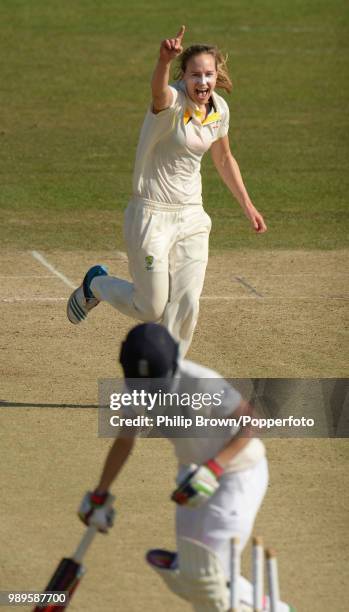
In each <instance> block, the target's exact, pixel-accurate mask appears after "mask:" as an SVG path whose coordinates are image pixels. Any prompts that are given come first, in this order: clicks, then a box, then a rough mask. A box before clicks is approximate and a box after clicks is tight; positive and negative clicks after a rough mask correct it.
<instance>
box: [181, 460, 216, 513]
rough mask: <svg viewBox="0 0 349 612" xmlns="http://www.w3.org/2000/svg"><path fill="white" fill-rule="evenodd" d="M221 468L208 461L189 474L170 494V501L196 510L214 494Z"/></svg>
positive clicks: (214, 462) (212, 461) (213, 461)
mask: <svg viewBox="0 0 349 612" xmlns="http://www.w3.org/2000/svg"><path fill="white" fill-rule="evenodd" d="M222 474H223V468H222V467H221V466H220V465H219V464H218V463H217V462H216V461H215V460H214V459H210V460H209V461H207V462H206V463H204V464H203V465H201V466H200V467H198V468H197V469H196V470H194V471H193V472H191V473H190V474H189V476H187V477H186V478H185V479H184V480H183V482H181V483H180V485H179V487H177V489H176V490H175V491H174V492H173V493H172V496H171V499H172V500H173V501H174V502H176V504H178V505H180V506H187V507H188V508H198V507H199V506H202V504H204V503H205V502H207V500H208V499H210V498H211V497H212V495H214V494H215V492H216V491H217V489H218V487H219V478H220V477H221V475H222Z"/></svg>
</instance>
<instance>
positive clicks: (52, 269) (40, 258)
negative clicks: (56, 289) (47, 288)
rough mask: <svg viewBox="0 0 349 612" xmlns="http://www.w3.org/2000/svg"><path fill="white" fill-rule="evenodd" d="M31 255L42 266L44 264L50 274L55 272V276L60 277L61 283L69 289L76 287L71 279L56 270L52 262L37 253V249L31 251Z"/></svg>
mask: <svg viewBox="0 0 349 612" xmlns="http://www.w3.org/2000/svg"><path fill="white" fill-rule="evenodd" d="M31 255H32V257H34V259H36V260H37V261H39V262H40V263H41V264H42V265H43V266H45V268H47V269H48V270H50V272H52V274H55V276H58V278H60V279H61V281H63V283H64V284H65V285H67V286H68V287H70V288H71V289H76V285H73V283H72V282H71V280H69V278H67V277H66V276H64V274H62V272H59V270H57V269H56V268H55V267H54V266H53V265H52V264H50V262H49V261H47V259H46V258H45V257H44V256H43V255H41V254H40V253H38V251H31Z"/></svg>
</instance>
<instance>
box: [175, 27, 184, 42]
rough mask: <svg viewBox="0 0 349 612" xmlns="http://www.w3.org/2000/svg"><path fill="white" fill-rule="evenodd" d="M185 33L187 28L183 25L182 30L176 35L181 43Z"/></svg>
mask: <svg viewBox="0 0 349 612" xmlns="http://www.w3.org/2000/svg"><path fill="white" fill-rule="evenodd" d="M184 32H185V26H184V25H182V26H181V27H180V29H179V30H178V33H177V34H176V38H177V39H178V40H179V42H182V39H183V36H184Z"/></svg>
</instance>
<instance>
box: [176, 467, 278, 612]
mask: <svg viewBox="0 0 349 612" xmlns="http://www.w3.org/2000/svg"><path fill="white" fill-rule="evenodd" d="M268 479H269V477H268V463H267V459H266V458H265V457H263V459H261V460H260V461H259V462H258V463H256V465H254V466H253V467H251V468H249V469H247V470H241V471H240V472H230V473H227V474H223V476H222V477H221V479H220V486H219V488H218V489H217V491H216V493H215V494H214V495H213V496H212V498H211V499H210V500H209V501H208V502H206V503H205V504H203V505H202V506H200V507H199V508H192V509H191V508H186V507H185V506H177V509H176V535H177V538H179V537H187V538H192V539H193V540H197V541H198V542H202V543H203V544H205V545H206V546H208V547H209V548H211V550H213V551H214V552H215V553H216V555H217V556H218V557H219V559H220V561H221V564H222V568H223V571H224V573H225V576H226V579H227V581H229V579H230V540H231V538H232V537H234V536H237V537H238V538H239V539H240V547H241V551H242V550H243V549H244V548H245V546H246V543H247V540H248V539H249V537H250V536H251V533H252V530H253V525H254V522H255V518H256V516H257V512H258V510H259V508H260V506H261V504H262V501H263V498H264V496H265V493H266V490H267V487H268ZM239 590H240V600H241V601H243V602H244V603H245V604H246V605H250V606H251V609H252V602H253V589H252V584H251V583H250V582H249V581H248V580H246V578H244V577H243V576H240V581H239ZM279 607H280V612H286V611H288V610H289V607H288V606H287V604H285V603H283V602H280V605H279Z"/></svg>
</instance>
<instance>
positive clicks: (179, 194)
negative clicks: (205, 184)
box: [67, 26, 266, 356]
mask: <svg viewBox="0 0 349 612" xmlns="http://www.w3.org/2000/svg"><path fill="white" fill-rule="evenodd" d="M184 31H185V27H184V26H182V27H181V28H180V30H179V32H178V33H177V35H176V37H175V38H168V39H166V40H163V41H162V43H161V45H160V53H159V58H158V61H157V63H156V66H155V70H154V73H153V76H152V80H151V91H152V101H151V104H150V106H149V108H148V111H147V113H146V116H145V120H144V123H143V127H142V130H141V134H140V139H139V143H138V148H137V154H136V161H135V167H134V174H133V195H132V197H131V200H130V202H129V205H128V207H127V209H126V212H125V220H124V237H125V242H126V247H127V255H128V261H129V270H130V274H131V277H132V282H131V283H130V282H128V281H126V280H123V279H120V278H116V277H112V276H109V275H108V273H107V270H106V268H104V267H103V266H99V265H96V266H93V267H92V268H91V269H90V270H88V272H87V274H86V275H85V278H84V280H83V283H82V285H81V286H80V287H79V288H78V289H77V290H75V291H74V293H73V294H72V295H71V297H70V299H69V301H68V306H67V315H68V319H69V320H70V321H71V323H74V324H78V323H80V322H81V321H83V320H84V319H85V318H86V316H87V315H88V313H89V311H90V310H91V309H92V308H94V307H95V306H97V305H98V303H99V302H100V301H106V302H108V303H109V304H111V306H113V307H114V308H116V309H118V310H119V311H120V312H122V313H123V314H126V315H128V316H130V317H132V318H134V319H137V320H140V321H146V322H147V321H148V322H151V321H158V322H162V324H163V325H165V326H166V327H167V329H168V330H169V332H170V333H171V335H172V336H173V337H174V338H175V339H176V340H177V341H178V342H179V344H180V350H181V355H182V356H184V355H185V354H186V352H187V350H188V348H189V346H190V342H191V339H192V336H193V332H194V328H195V325H196V322H197V319H198V313H199V298H200V295H201V292H202V288H203V284H204V278H205V271H206V265H207V259H208V240H209V233H210V229H211V219H210V217H209V216H208V214H207V213H206V212H205V211H204V209H203V201H202V185H201V172H200V171H201V160H202V157H203V155H204V153H205V152H206V151H208V150H209V149H210V151H211V155H212V159H213V162H214V164H215V166H216V168H217V171H218V174H219V176H220V177H221V179H222V180H223V182H224V183H225V184H226V186H227V187H228V189H229V190H230V192H231V194H232V195H233V196H234V198H235V199H236V200H237V201H238V203H239V204H240V206H241V207H242V210H243V212H244V213H245V215H246V216H247V218H248V219H249V221H250V223H251V225H252V228H253V229H254V230H255V231H256V232H257V233H259V234H260V233H263V232H265V231H266V225H265V223H264V220H263V217H262V215H261V214H260V213H259V212H258V211H257V210H256V208H255V207H254V205H253V203H252V201H251V199H250V197H249V195H248V193H247V190H246V188H245V185H244V183H243V179H242V177H241V173H240V170H239V166H238V164H237V162H236V160H235V159H234V157H233V155H232V153H231V150H230V146H229V139H228V130H229V107H228V105H227V103H226V101H225V100H224V98H222V97H221V96H220V95H219V94H218V93H217V91H216V90H217V89H223V90H225V91H226V92H230V91H231V89H232V83H231V80H230V77H229V74H228V70H227V66H226V63H225V59H224V57H223V55H222V53H221V52H220V51H219V49H217V47H214V46H211V45H201V44H199V45H192V46H190V47H188V48H187V49H186V50H185V51H183V47H182V42H183V37H184ZM177 58H178V62H179V63H178V67H177V72H176V74H175V78H176V80H175V82H174V83H173V84H172V85H170V84H169V79H170V68H171V64H172V62H173V60H175V59H177Z"/></svg>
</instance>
